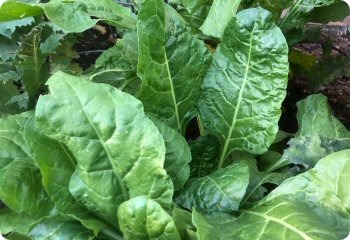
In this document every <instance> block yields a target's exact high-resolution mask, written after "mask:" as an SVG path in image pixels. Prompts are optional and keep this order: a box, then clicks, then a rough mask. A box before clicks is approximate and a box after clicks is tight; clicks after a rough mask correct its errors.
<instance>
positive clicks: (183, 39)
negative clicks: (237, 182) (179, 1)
mask: <svg viewBox="0 0 350 240" xmlns="http://www.w3.org/2000/svg"><path fill="white" fill-rule="evenodd" d="M138 17H139V22H138V26H137V33H138V42H139V64H138V75H139V77H140V78H141V80H142V85H141V90H140V92H139V95H138V97H139V98H140V99H141V101H142V103H143V104H144V106H145V110H146V112H150V113H153V114H155V115H156V116H157V117H158V118H160V119H162V120H164V121H165V122H166V123H167V124H168V125H169V126H170V127H172V128H174V129H177V130H179V131H181V132H182V133H184V131H185V127H186V125H187V122H188V121H189V120H190V119H191V118H192V117H193V116H194V114H195V111H196V104H197V99H198V96H199V94H200V86H201V83H202V79H203V76H204V74H205V72H206V70H207V67H208V64H209V59H210V53H209V51H208V50H207V48H206V47H205V45H204V43H203V42H202V41H200V40H198V39H195V38H194V37H193V36H192V35H191V33H190V29H189V28H187V27H186V23H185V21H184V20H183V19H182V18H181V16H180V15H179V14H178V13H176V12H175V10H174V9H172V8H171V7H170V6H168V5H165V6H164V4H163V1H162V0H149V1H145V2H144V3H143V4H142V6H141V11H140V13H139V15H138Z"/></svg>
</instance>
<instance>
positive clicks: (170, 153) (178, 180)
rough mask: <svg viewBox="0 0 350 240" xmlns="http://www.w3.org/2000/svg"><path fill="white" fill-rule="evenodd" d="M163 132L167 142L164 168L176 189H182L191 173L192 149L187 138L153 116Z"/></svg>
mask: <svg viewBox="0 0 350 240" xmlns="http://www.w3.org/2000/svg"><path fill="white" fill-rule="evenodd" d="M151 120H152V121H153V123H154V125H156V127H157V128H158V131H159V132H160V133H161V134H162V136H163V139H164V143H165V161H164V168H165V170H166V172H167V174H168V175H169V176H170V177H171V179H172V181H173V183H174V190H178V189H180V188H181V187H182V186H183V185H184V184H185V183H186V181H187V180H188V177H189V175H190V166H189V165H188V164H189V163H190V162H191V160H192V157H191V150H190V148H189V146H188V144H187V142H186V139H185V138H184V137H183V136H182V135H181V134H180V133H179V132H177V131H176V130H174V129H172V128H171V127H169V126H168V125H166V124H164V123H163V122H162V121H159V120H158V119H156V118H154V117H151Z"/></svg>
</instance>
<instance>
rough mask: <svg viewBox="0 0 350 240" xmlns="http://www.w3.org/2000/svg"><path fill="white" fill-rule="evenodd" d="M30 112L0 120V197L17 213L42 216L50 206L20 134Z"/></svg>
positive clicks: (39, 176) (36, 169)
mask: <svg viewBox="0 0 350 240" xmlns="http://www.w3.org/2000/svg"><path fill="white" fill-rule="evenodd" d="M31 115H32V113H30V112H27V113H23V114H20V115H13V116H10V117H7V118H1V119H0V145H1V146H2V148H1V149H0V200H1V201H2V202H4V203H5V204H6V206H8V207H9V208H11V209H13V210H16V211H18V212H26V213H28V214H33V215H37V216H43V215H45V214H47V213H48V212H49V211H50V210H51V209H52V207H53V205H52V202H51V201H50V199H49V197H48V195H47V194H46V192H45V190H44V188H43V187H42V184H41V174H40V171H39V169H38V168H37V166H36V165H35V163H34V161H33V159H32V156H31V154H30V151H29V149H28V147H27V145H26V142H25V140H24V137H23V131H24V126H25V124H26V122H27V121H28V118H29V117H30V116H31Z"/></svg>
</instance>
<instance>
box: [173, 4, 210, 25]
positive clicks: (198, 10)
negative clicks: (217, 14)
mask: <svg viewBox="0 0 350 240" xmlns="http://www.w3.org/2000/svg"><path fill="white" fill-rule="evenodd" d="M182 4H183V5H184V7H185V9H186V10H185V11H181V10H180V11H179V12H180V14H181V15H182V16H183V17H184V18H185V19H186V21H187V22H188V23H189V25H190V26H191V27H193V28H195V29H199V28H200V27H201V26H202V25H203V23H204V21H205V19H206V17H207V16H208V13H209V11H210V8H211V6H212V4H213V0H183V1H182Z"/></svg>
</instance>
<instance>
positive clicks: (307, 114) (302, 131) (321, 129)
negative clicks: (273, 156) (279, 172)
mask: <svg viewBox="0 0 350 240" xmlns="http://www.w3.org/2000/svg"><path fill="white" fill-rule="evenodd" d="M297 106H298V113H297V119H298V124H299V130H298V132H297V133H296V135H295V137H294V138H292V139H291V140H290V141H289V142H288V144H289V148H288V149H286V150H285V151H284V153H283V156H282V157H281V158H280V159H279V160H278V161H276V162H272V163H270V164H264V165H263V167H264V170H265V171H273V170H276V169H278V168H280V167H283V166H286V165H288V164H291V163H294V164H302V165H303V166H304V167H305V169H309V168H312V167H314V166H315V164H316V163H317V162H318V161H319V160H320V159H321V158H323V157H325V156H326V155H328V154H330V153H332V152H337V151H341V150H345V149H348V148H350V132H349V131H348V130H347V129H346V127H345V126H344V125H343V124H342V123H341V122H340V121H339V120H338V119H337V118H335V117H334V116H333V115H332V112H331V109H330V107H329V104H328V102H327V98H326V97H325V96H324V95H321V94H315V95H310V96H309V97H307V98H306V99H304V100H302V101H300V102H298V103H297Z"/></svg>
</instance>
